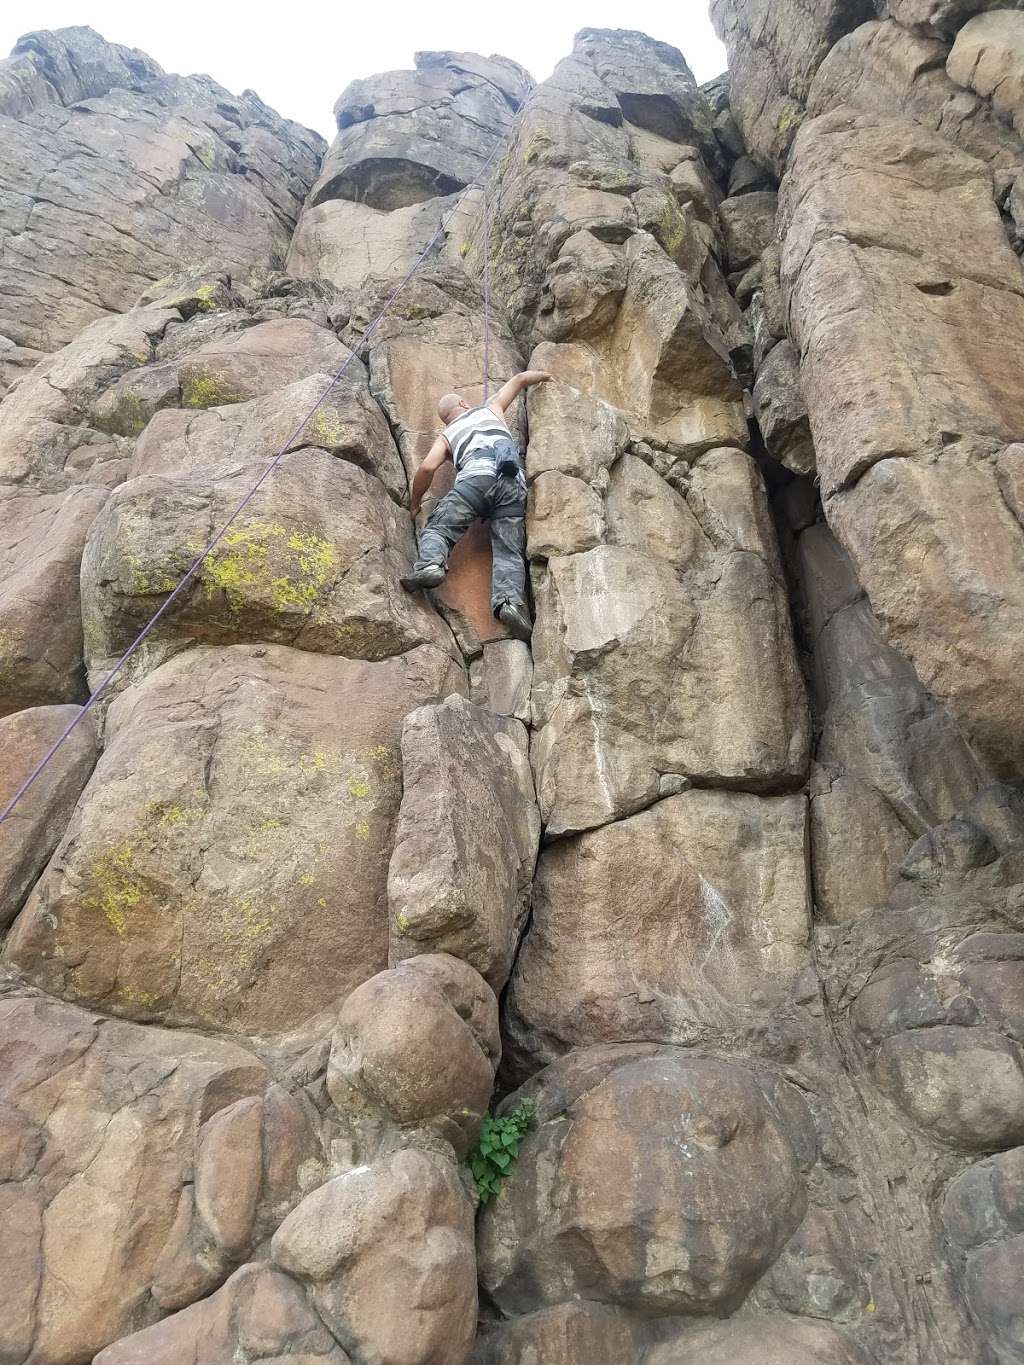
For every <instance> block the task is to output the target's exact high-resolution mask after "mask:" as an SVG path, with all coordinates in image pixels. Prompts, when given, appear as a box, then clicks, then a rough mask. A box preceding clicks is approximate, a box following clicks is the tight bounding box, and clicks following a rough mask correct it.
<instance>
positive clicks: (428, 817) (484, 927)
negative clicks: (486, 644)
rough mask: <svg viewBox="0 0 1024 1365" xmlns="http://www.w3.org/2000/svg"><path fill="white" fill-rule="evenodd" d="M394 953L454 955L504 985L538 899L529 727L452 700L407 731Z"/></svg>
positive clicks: (425, 711)
mask: <svg viewBox="0 0 1024 1365" xmlns="http://www.w3.org/2000/svg"><path fill="white" fill-rule="evenodd" d="M402 785H403V792H402V806H401V809H400V811H399V816H398V828H397V831H396V834H395V850H394V853H393V854H392V855H391V863H390V865H389V868H388V918H389V923H390V938H389V946H388V954H389V959H390V961H391V962H392V963H395V962H400V961H402V960H403V959H405V958H409V957H414V956H415V955H416V954H417V953H422V952H444V953H451V954H454V956H456V957H459V958H461V959H462V960H463V961H464V962H468V963H469V964H470V965H471V966H473V967H475V968H476V969H477V971H479V972H480V973H481V975H483V976H484V977H485V978H486V979H487V981H489V982H490V984H491V986H492V987H493V988H494V990H495V991H500V990H501V988H502V987H503V986H504V984H505V982H506V981H507V979H508V974H509V971H510V969H511V967H512V958H513V955H514V953H515V950H516V945H517V944H518V942H519V935H520V933H521V931H522V927H523V923H524V921H525V919H526V915H527V912H528V910H529V906H530V888H531V884H532V880H533V869H534V864H535V862H536V858H537V844H538V841H539V839H540V816H539V814H538V812H537V806H536V801H535V798H534V791H533V777H532V775H531V773H530V765H529V759H528V757H527V737H526V731H525V729H524V727H523V726H522V725H521V724H520V722H518V721H516V720H513V719H504V718H500V717H498V716H495V715H493V714H491V713H490V712H488V711H484V710H482V709H481V708H480V707H477V706H473V705H471V704H470V703H469V702H467V701H465V700H464V699H463V698H462V697H449V698H448V699H447V700H446V701H444V702H442V703H441V704H440V705H437V706H430V707H422V708H421V709H419V710H417V711H413V712H412V713H411V714H410V715H409V716H408V717H407V718H406V720H405V724H404V726H403V729H402Z"/></svg>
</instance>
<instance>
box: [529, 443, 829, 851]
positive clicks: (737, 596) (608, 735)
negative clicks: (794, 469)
mask: <svg viewBox="0 0 1024 1365" xmlns="http://www.w3.org/2000/svg"><path fill="white" fill-rule="evenodd" d="M683 477H684V478H685V479H686V483H685V484H684V486H685V487H686V488H687V491H688V499H687V503H686V504H683V502H682V499H681V498H679V497H678V496H677V495H675V494H674V493H673V491H672V489H671V488H670V487H669V486H668V485H667V484H665V483H664V482H663V481H662V480H660V479H658V477H657V476H656V475H654V474H653V473H651V472H650V471H647V470H645V469H644V468H642V467H640V466H639V464H638V462H636V461H631V462H629V463H627V464H625V465H624V466H623V472H622V474H621V475H619V474H616V475H615V476H614V477H613V479H612V482H611V485H610V488H609V495H608V529H609V535H610V537H611V538H612V539H613V541H614V542H615V543H614V544H612V545H602V546H598V547H596V548H595V549H593V550H589V551H587V552H585V553H583V554H576V555H569V556H565V557H556V558H553V559H551V560H549V561H548V564H547V568H546V570H545V571H543V572H540V573H537V574H535V582H534V594H535V598H536V606H537V626H536V630H535V633H534V644H533V650H534V663H535V673H534V711H535V725H536V726H537V732H536V733H535V738H534V750H533V760H534V768H535V772H536V774H537V788H538V796H539V799H540V803H541V811H542V813H543V815H544V818H545V821H546V824H547V830H548V834H549V835H555V834H560V833H565V832H570V831H574V830H580V829H586V828H588V827H592V826H594V825H598V824H603V823H605V822H606V821H607V820H609V819H614V818H618V817H619V816H622V815H625V814H628V813H630V812H631V811H635V810H637V809H639V808H640V807H641V806H644V805H647V804H649V802H650V801H651V800H653V799H655V798H656V796H657V795H658V794H659V791H660V782H661V778H662V776H663V775H665V774H681V775H682V776H684V777H686V778H689V779H696V778H702V779H704V780H707V779H709V778H710V779H711V780H712V781H715V782H717V781H725V782H727V783H728V784H729V785H732V786H743V787H745V788H750V789H754V790H762V789H764V788H765V787H771V786H777V785H779V783H780V782H783V783H784V782H787V781H792V780H793V778H794V777H796V775H797V774H798V773H799V774H802V772H803V768H804V763H805V761H806V760H805V755H806V745H807V730H806V715H805V712H804V705H803V698H802V695H801V685H800V682H799V679H798V676H797V672H796V664H795V660H794V659H793V656H792V653H791V650H792V646H791V642H790V637H789V622H788V619H787V613H786V608H785V603H784V598H783V594H782V591H781V584H780V582H779V581H778V579H777V578H776V572H777V570H776V569H775V565H776V563H777V561H776V559H775V555H776V552H775V550H774V549H773V548H772V540H771V536H772V532H771V530H770V527H769V525H768V518H767V507H766V503H765V499H764V491H763V487H762V485H761V483H760V478H759V476H758V475H757V472H756V469H755V467H754V465H753V463H752V461H750V460H749V458H748V457H747V456H745V455H744V454H743V453H742V452H740V451H731V450H715V451H711V452H709V453H708V454H707V455H705V456H703V457H702V458H701V460H700V461H699V462H698V464H697V465H696V466H695V468H694V470H693V472H692V473H689V474H684V476H683ZM754 617H756V621H757V624H756V625H755V624H753V618H754ZM765 649H767V650H768V651H769V653H770V655H771V657H772V663H771V664H770V665H766V663H765V655H764V653H763V652H762V651H764V650H765ZM656 679H658V680H659V681H655V680H656ZM652 688H653V689H654V691H655V692H656V693H657V696H658V701H657V703H656V704H653V693H652V692H651V689H652ZM712 692H713V693H714V694H715V695H716V696H720V697H722V698H724V699H728V704H727V705H722V706H718V707H714V708H710V709H709V708H708V706H707V697H708V695H709V694H710V693H712ZM712 775H714V776H712ZM677 790H678V788H677Z"/></svg>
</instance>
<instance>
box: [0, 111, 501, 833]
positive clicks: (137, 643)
mask: <svg viewBox="0 0 1024 1365" xmlns="http://www.w3.org/2000/svg"><path fill="white" fill-rule="evenodd" d="M514 127H515V125H514V124H513V125H512V126H511V127H510V128H509V130H508V131H507V132H506V134H505V136H504V137H502V138H500V139H499V141H498V142H497V143H495V145H494V147H493V148H492V150H491V153H490V155H489V156H488V158H487V160H486V161H485V162H484V164H483V167H482V168H481V170H480V172H479V174H478V175H477V176H476V178H475V179H474V180H472V181H470V183H469V184H468V185H467V186H466V188H465V190H464V191H463V193H462V194H461V195H460V196H459V200H458V202H457V203H456V204H455V206H454V207H453V208H452V211H451V213H449V214H448V216H447V217H444V218H442V219H441V221H440V223H438V225H437V228H436V230H435V231H434V233H433V235H432V236H431V238H430V239H429V241H428V242H427V244H426V246H425V247H424V248H423V250H422V251H421V252H420V254H419V256H417V258H416V260H415V261H414V262H413V264H412V265H411V266H410V267H409V269H408V270H407V271H406V273H405V275H403V277H402V278H401V280H400V281H399V282H398V284H397V285H395V287H394V289H392V291H391V293H390V294H389V295H388V296H387V298H386V299H385V301H384V304H383V307H382V308H381V309H380V311H379V312H378V313H377V315H376V317H375V318H374V319H373V321H372V322H371V323H370V324H369V326H367V328H366V329H365V331H364V332H363V334H362V336H361V337H360V338H359V340H358V341H357V342H356V344H355V346H354V347H353V348H352V350H351V351H350V352H349V354H348V356H347V357H346V359H345V360H344V361H343V363H342V364H341V365H340V366H339V367H338V369H337V370H336V371H335V373H334V375H333V376H332V378H331V382H330V383H329V384H328V385H327V387H326V389H324V391H323V393H322V394H321V395H320V397H319V398H318V399H317V401H316V402H315V403H314V404H313V406H312V407H311V408H310V409H309V411H308V412H307V413H306V415H305V416H304V417H303V418H302V420H301V421H300V422H299V423H298V424H297V426H296V427H295V429H294V430H293V431H292V432H291V434H290V435H289V436H288V438H287V440H286V441H285V442H284V444H283V445H282V446H281V449H280V450H279V451H278V452H277V454H276V455H275V456H274V458H273V459H272V460H271V461H270V463H269V464H268V465H267V467H266V469H264V471H263V473H262V474H261V475H260V477H259V478H258V479H257V480H256V482H255V483H254V484H253V486H252V487H251V488H250V489H249V491H248V492H247V493H246V495H245V496H244V497H243V498H242V499H241V501H240V502H239V503H238V505H237V506H236V507H235V508H234V510H233V511H232V513H231V515H230V516H229V517H228V518H227V520H226V521H225V522H224V524H223V525H222V526H221V528H220V530H219V531H217V533H216V534H215V535H214V536H213V537H212V538H211V539H210V540H209V541H208V542H207V543H206V545H205V546H204V547H203V549H202V550H200V552H199V554H197V555H196V558H195V559H194V560H193V562H192V564H191V565H190V567H189V568H188V570H187V571H186V572H185V574H184V575H183V576H182V578H181V579H180V580H179V582H178V584H177V586H176V587H175V588H174V589H173V590H172V591H171V592H170V593H169V594H168V596H167V597H166V598H165V599H164V601H163V603H162V604H161V606H160V607H159V608H158V609H157V610H156V611H155V612H154V613H153V615H152V616H151V617H150V619H149V621H147V623H146V624H145V626H143V628H142V630H140V631H139V633H138V635H136V637H135V639H134V640H133V641H132V642H131V644H130V645H129V646H128V648H127V649H126V650H125V651H124V653H123V654H122V655H121V657H120V658H119V659H118V660H117V662H116V663H115V664H114V666H113V668H111V669H110V671H109V672H108V673H107V675H106V676H105V677H104V679H103V681H102V682H101V683H100V685H99V686H98V687H97V688H96V690H95V691H94V692H92V693H90V695H89V697H88V699H87V700H86V701H85V702H84V703H83V704H82V706H81V708H80V709H79V710H78V711H77V712H76V714H75V715H74V716H73V717H72V719H71V720H70V721H69V722H68V724H67V725H66V726H65V728H64V730H63V731H62V732H61V734H60V735H59V736H58V738H57V739H56V740H55V741H54V743H53V744H52V745H51V746H50V748H49V750H48V751H47V752H46V754H45V755H44V756H43V758H42V759H41V760H40V761H39V763H38V764H37V765H36V766H35V768H33V770H32V772H31V773H30V774H29V775H28V777H26V779H25V780H24V782H22V784H21V786H20V787H19V788H18V790H17V791H16V792H15V793H14V795H13V796H12V797H11V799H10V801H9V802H8V803H7V805H6V806H5V807H4V810H3V812H2V813H0V825H2V824H4V822H5V821H6V820H8V819H9V818H10V816H11V815H12V814H13V813H14V811H15V809H16V808H17V806H18V804H19V802H20V801H21V800H22V799H23V798H24V797H25V796H26V795H27V793H28V792H29V791H30V790H31V788H32V787H33V785H34V784H35V783H36V782H37V781H38V779H39V778H40V777H41V776H42V774H43V772H44V771H45V769H46V767H47V766H48V764H49V763H50V762H51V761H52V759H53V758H54V757H55V756H56V755H57V753H58V752H59V750H60V749H61V748H62V747H63V745H64V743H65V742H66V741H67V740H68V738H69V737H70V736H71V734H72V733H73V732H74V730H75V729H76V727H77V726H78V725H80V724H81V722H82V721H83V720H84V718H85V717H86V715H88V713H89V712H90V711H91V710H92V709H93V707H94V706H95V705H96V703H97V702H98V701H99V699H100V697H101V696H103V694H104V693H105V692H106V691H107V689H108V688H109V687H110V684H111V683H112V682H113V681H114V679H115V678H116V677H117V675H118V674H119V673H120V672H121V670H122V669H123V668H124V667H125V665H126V664H127V663H128V661H129V660H130V659H131V658H132V657H133V655H135V654H136V653H137V652H138V650H139V649H140V648H141V646H142V644H143V643H144V641H145V640H146V639H147V637H148V636H149V635H150V633H151V632H152V630H153V629H154V628H155V627H156V626H157V624H158V623H159V622H160V621H161V620H162V619H163V617H164V616H166V615H167V613H168V612H169V611H170V609H171V607H172V606H173V605H174V603H175V602H176V601H177V600H178V598H179V597H180V596H181V594H182V593H183V592H184V591H185V589H186V588H187V587H188V585H189V583H191V581H192V580H193V578H195V576H196V574H197V573H198V572H199V570H200V569H201V568H202V566H203V564H204V563H205V562H206V560H207V559H208V558H209V556H210V555H211V554H212V553H213V551H214V550H215V549H216V548H217V546H218V545H219V544H220V543H221V541H222V540H223V539H224V537H225V536H226V535H227V533H228V532H229V531H230V529H231V527H232V525H233V524H234V523H235V521H236V520H237V519H238V517H239V516H240V515H241V514H242V512H244V511H245V509H246V507H248V505H249V504H250V503H251V502H252V500H253V498H254V497H255V496H256V494H257V493H258V492H259V490H260V488H262V486H263V484H264V483H266V481H267V479H268V478H269V477H270V475H271V474H272V473H273V472H274V470H275V469H276V468H277V466H278V465H279V464H280V463H281V461H282V460H283V459H284V457H285V455H287V454H288V452H289V451H290V450H291V448H292V446H293V445H294V443H295V442H296V441H297V440H298V438H299V437H300V436H301V435H302V433H303V432H304V431H305V430H306V428H307V427H308V426H309V424H310V422H311V421H312V420H313V418H314V417H315V416H316V414H317V413H318V412H319V411H320V409H321V408H322V407H323V405H324V403H325V402H326V401H327V399H328V398H329V397H330V395H331V394H332V393H333V392H334V390H335V389H336V388H337V386H338V384H339V383H340V382H341V380H342V378H343V377H344V375H345V372H346V371H347V370H348V368H349V366H350V365H351V364H352V361H353V360H355V358H356V357H357V355H358V354H359V352H360V350H361V349H362V348H363V346H365V345H366V343H367V342H368V341H369V339H370V338H371V337H372V336H373V334H374V332H376V330H377V328H378V327H379V326H380V325H381V323H382V322H383V321H384V319H385V317H387V315H388V313H389V311H390V310H391V307H392V305H393V304H394V302H395V300H396V299H397V298H398V296H399V294H400V293H401V292H402V290H403V289H405V287H406V285H407V284H409V282H410V281H411V280H412V278H413V277H414V276H415V275H416V273H417V272H418V271H419V269H420V267H421V266H422V265H423V264H424V263H425V262H426V260H427V257H428V256H429V255H430V253H431V252H432V251H433V249H434V247H435V246H436V245H437V243H438V241H439V240H440V239H441V237H442V236H443V235H444V234H445V232H446V231H447V229H448V224H449V223H450V222H451V221H452V219H453V218H454V217H455V216H456V214H457V213H458V212H459V210H460V209H461V207H462V205H463V203H464V202H465V200H466V199H467V198H468V196H469V194H470V193H471V192H472V191H473V190H474V189H476V188H477V187H478V186H479V187H481V188H482V189H483V202H484V347H483V350H484V354H483V389H484V402H485V403H486V402H487V399H488V396H489V392H490V312H491V297H490V294H491V279H490V198H489V195H488V192H487V187H486V184H485V180H486V177H487V174H488V172H489V171H490V169H491V166H492V165H493V164H494V159H495V157H496V156H497V154H498V152H499V151H500V150H501V148H502V147H503V146H504V145H505V143H506V142H508V140H509V138H510V136H511V133H512V130H513V128H514Z"/></svg>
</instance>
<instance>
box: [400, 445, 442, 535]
mask: <svg viewBox="0 0 1024 1365" xmlns="http://www.w3.org/2000/svg"><path fill="white" fill-rule="evenodd" d="M448 453H449V452H448V442H447V441H446V440H445V439H444V437H443V436H439V437H438V438H437V440H436V441H435V442H434V444H433V445H432V446H431V447H430V449H429V450H428V451H427V454H426V456H425V457H424V460H423V463H422V464H421V465H420V467H419V469H417V471H416V473H415V474H414V475H413V480H412V503H411V505H410V508H409V510H410V511H411V512H412V515H413V516H415V515H416V513H417V512H418V511H419V510H420V504H421V503H422V501H423V499H424V498H425V497H426V495H427V489H428V488H429V487H430V485H431V484H432V483H433V481H434V475H435V474H436V473H437V471H438V470H439V469H440V468H441V466H442V465H443V464H444V462H445V460H447V459H448Z"/></svg>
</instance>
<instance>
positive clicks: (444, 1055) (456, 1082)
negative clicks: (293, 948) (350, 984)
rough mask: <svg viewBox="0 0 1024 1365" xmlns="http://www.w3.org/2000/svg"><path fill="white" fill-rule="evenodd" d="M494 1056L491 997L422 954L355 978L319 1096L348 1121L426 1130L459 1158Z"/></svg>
mask: <svg viewBox="0 0 1024 1365" xmlns="http://www.w3.org/2000/svg"><path fill="white" fill-rule="evenodd" d="M500 1057H501V1038H500V1035H499V1033H498V1002H497V999H496V998H495V996H494V993H493V991H491V989H490V987H489V986H488V985H487V983H486V982H485V981H484V980H483V979H482V978H481V977H480V975H479V974H478V973H477V972H475V971H474V970H473V968H472V967H469V966H467V964H466V963H465V962H460V961H459V960H458V958H455V957H450V956H448V955H447V954H445V953H428V954H424V955H423V956H421V957H412V958H409V959H408V960H407V961H406V962H402V963H400V964H399V966H397V967H393V968H392V969H391V970H390V971H387V972H380V973H378V975H377V976H374V977H371V978H370V980H369V981H364V982H363V984H362V985H361V986H357V987H356V989H355V990H354V991H353V992H352V994H351V995H350V996H349V997H348V999H347V1000H346V1001H345V1003H344V1005H343V1006H342V1007H341V1010H340V1012H339V1014H338V1022H337V1025H336V1027H335V1030H334V1033H333V1035H332V1038H331V1051H330V1058H329V1060H328V1064H327V1077H326V1083H327V1090H328V1093H329V1094H330V1096H331V1098H332V1100H333V1101H334V1104H335V1106H336V1107H337V1109H338V1110H339V1111H340V1112H341V1113H343V1114H345V1116H346V1120H347V1122H349V1123H352V1122H356V1123H358V1122H368V1123H370V1124H373V1123H374V1122H376V1121H379V1122H380V1124H381V1125H382V1126H383V1125H386V1124H390V1125H395V1126H398V1127H403V1128H408V1129H416V1128H424V1129H433V1130H434V1131H436V1132H438V1133H440V1134H441V1136H442V1137H444V1138H445V1139H446V1140H447V1141H449V1142H450V1143H451V1144H452V1146H453V1147H455V1148H456V1149H457V1150H458V1151H459V1152H460V1153H464V1152H465V1149H466V1147H467V1146H468V1144H469V1142H470V1141H471V1140H472V1139H473V1137H474V1136H475V1135H476V1133H477V1131H478V1129H479V1127H480V1122H481V1120H482V1118H483V1116H484V1114H485V1113H486V1112H487V1106H488V1105H489V1104H490V1100H491V1091H492V1089H493V1087H494V1072H495V1069H496V1067H497V1065H498V1061H499V1059H500Z"/></svg>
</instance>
